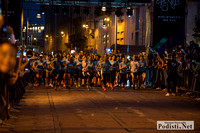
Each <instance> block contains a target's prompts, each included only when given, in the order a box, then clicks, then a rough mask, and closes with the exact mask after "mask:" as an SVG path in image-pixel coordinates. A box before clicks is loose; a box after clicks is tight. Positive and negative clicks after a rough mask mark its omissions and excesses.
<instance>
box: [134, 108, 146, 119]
mask: <svg viewBox="0 0 200 133" xmlns="http://www.w3.org/2000/svg"><path fill="white" fill-rule="evenodd" d="M131 110H132V111H133V112H135V113H136V114H138V115H139V116H140V117H144V116H145V115H144V114H143V113H142V112H141V111H139V110H137V109H131Z"/></svg>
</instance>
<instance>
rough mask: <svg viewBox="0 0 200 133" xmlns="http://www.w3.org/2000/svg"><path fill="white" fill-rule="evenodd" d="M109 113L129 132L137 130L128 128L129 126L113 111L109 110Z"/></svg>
mask: <svg viewBox="0 0 200 133" xmlns="http://www.w3.org/2000/svg"><path fill="white" fill-rule="evenodd" d="M108 114H109V115H110V116H111V117H112V118H113V119H114V120H115V121H116V122H117V123H118V124H119V125H120V126H121V127H122V128H123V129H125V130H126V131H127V132H129V133H132V132H135V131H134V130H133V129H130V128H128V126H127V125H126V124H125V123H123V122H122V121H121V120H120V119H119V118H118V117H117V116H115V115H114V114H113V113H111V112H108Z"/></svg>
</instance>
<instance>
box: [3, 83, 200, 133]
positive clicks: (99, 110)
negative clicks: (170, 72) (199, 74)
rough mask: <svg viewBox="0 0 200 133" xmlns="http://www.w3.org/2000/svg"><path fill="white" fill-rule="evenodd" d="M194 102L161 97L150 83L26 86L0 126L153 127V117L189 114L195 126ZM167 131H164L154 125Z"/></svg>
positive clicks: (197, 107)
mask: <svg viewBox="0 0 200 133" xmlns="http://www.w3.org/2000/svg"><path fill="white" fill-rule="evenodd" d="M199 116H200V102H199V101H195V100H194V99H192V98H191V97H186V96H177V97H174V96H170V97H165V92H163V91H156V90H153V89H143V90H131V89H130V88H129V89H126V90H124V91H122V90H120V88H116V89H115V90H114V91H111V90H108V91H107V92H104V91H102V90H101V89H100V88H93V89H92V90H90V91H88V90H87V89H86V88H79V89H76V88H72V89H71V90H67V89H61V90H58V91H55V90H53V89H52V88H48V89H47V88H44V87H40V88H34V87H33V88H31V87H27V92H26V93H25V95H24V98H23V99H22V101H21V102H20V105H19V107H18V109H16V110H14V111H11V119H10V120H8V121H6V124H7V125H4V126H3V127H1V128H0V132H23V133H29V132H41V133H46V132H47V133H54V132H55V133H96V132H97V133H135V132H136V133H153V132H158V131H157V129H156V122H157V120H194V124H195V126H194V127H195V130H194V131H171V132H195V133H197V132H200V117H199ZM160 132H170V131H160Z"/></svg>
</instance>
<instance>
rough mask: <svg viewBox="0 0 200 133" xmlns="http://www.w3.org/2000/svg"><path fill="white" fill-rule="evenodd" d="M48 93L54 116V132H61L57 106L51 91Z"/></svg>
mask: <svg viewBox="0 0 200 133" xmlns="http://www.w3.org/2000/svg"><path fill="white" fill-rule="evenodd" d="M47 95H48V100H49V105H50V108H51V112H52V117H53V124H54V133H61V127H60V122H59V119H58V114H57V112H56V108H55V106H54V102H53V98H52V95H51V93H50V92H49V91H48V92H47Z"/></svg>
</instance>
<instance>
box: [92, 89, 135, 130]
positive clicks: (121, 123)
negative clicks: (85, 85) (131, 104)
mask: <svg viewBox="0 0 200 133" xmlns="http://www.w3.org/2000/svg"><path fill="white" fill-rule="evenodd" d="M94 90H96V91H97V92H98V93H99V94H101V95H103V96H105V97H106V98H108V99H111V100H114V98H112V97H110V96H107V95H106V94H104V93H102V92H101V91H99V90H97V89H94ZM90 98H91V99H89V100H90V101H91V102H92V103H94V104H95V105H99V104H101V103H99V102H97V101H95V99H94V98H93V97H90ZM115 102H116V101H115ZM117 103H118V102H117ZM118 104H121V103H118ZM105 112H106V113H107V114H109V115H110V116H111V117H112V118H113V120H114V121H115V122H117V123H118V124H119V126H120V127H122V128H123V129H124V130H125V131H127V132H128V133H133V132H135V130H134V129H130V128H128V126H127V125H126V124H125V123H124V122H122V121H121V120H120V119H119V118H118V117H117V116H116V115H114V114H113V113H111V112H110V111H107V110H105Z"/></svg>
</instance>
